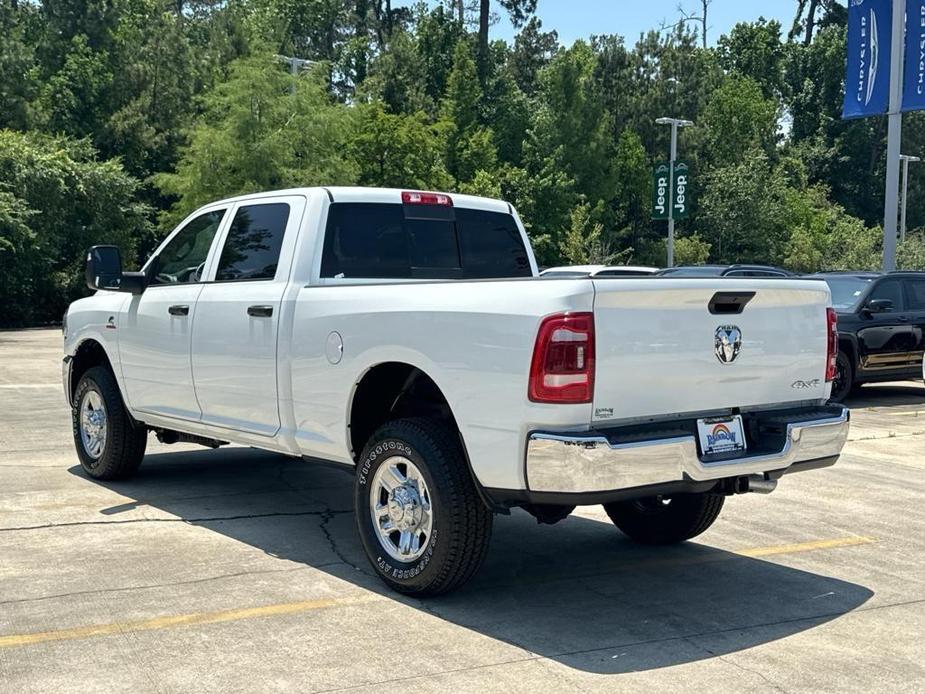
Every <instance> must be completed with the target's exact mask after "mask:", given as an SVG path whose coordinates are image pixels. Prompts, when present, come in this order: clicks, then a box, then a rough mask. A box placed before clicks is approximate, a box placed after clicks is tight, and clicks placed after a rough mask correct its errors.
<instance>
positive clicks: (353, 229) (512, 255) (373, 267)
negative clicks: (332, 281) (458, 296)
mask: <svg viewBox="0 0 925 694" xmlns="http://www.w3.org/2000/svg"><path fill="white" fill-rule="evenodd" d="M451 212H452V214H451V215H450V214H447V211H446V210H445V209H444V210H440V215H437V214H434V216H435V217H436V216H441V217H442V218H439V219H428V218H426V217H427V213H426V211H422V210H421V209H420V208H410V207H409V208H408V213H407V214H406V210H405V208H404V207H403V206H401V205H394V204H388V203H335V204H333V205H331V208H330V211H329V212H328V224H327V231H326V232H325V239H324V253H323V256H322V261H321V276H322V277H348V278H351V277H362V278H409V277H421V278H432V279H462V278H490V277H529V276H530V275H531V271H530V262H529V260H528V257H527V251H526V249H525V248H524V244H523V241H522V240H521V238H520V232H519V230H518V228H517V225H516V224H515V223H514V218H513V217H511V216H510V215H507V214H501V213H497V212H484V211H481V210H467V209H463V208H454V209H453V210H452V211H451ZM448 217H449V218H448Z"/></svg>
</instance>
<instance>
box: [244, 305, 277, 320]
mask: <svg viewBox="0 0 925 694" xmlns="http://www.w3.org/2000/svg"><path fill="white" fill-rule="evenodd" d="M247 315H249V316H254V317H255V318H269V317H270V316H272V315H273V307H272V306H248V307H247Z"/></svg>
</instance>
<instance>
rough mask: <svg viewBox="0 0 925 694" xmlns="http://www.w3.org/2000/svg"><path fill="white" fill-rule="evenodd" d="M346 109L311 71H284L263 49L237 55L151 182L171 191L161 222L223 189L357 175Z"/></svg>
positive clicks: (326, 181)
mask: <svg viewBox="0 0 925 694" xmlns="http://www.w3.org/2000/svg"><path fill="white" fill-rule="evenodd" d="M353 123H354V117H353V114H352V113H351V112H350V111H349V109H347V108H346V107H345V106H341V105H339V104H336V103H332V102H331V101H330V99H329V98H328V95H327V94H326V92H325V84H324V83H323V75H322V74H321V72H320V71H319V73H317V74H312V72H311V71H309V72H303V73H302V75H301V76H299V77H298V78H293V77H291V76H290V75H289V74H288V73H287V72H286V71H285V70H284V69H283V67H282V66H281V65H280V64H279V62H278V61H277V60H276V59H274V58H273V56H271V55H266V54H258V55H255V56H253V57H249V58H242V59H240V60H238V61H236V62H235V64H233V65H232V66H231V69H230V75H229V79H228V81H226V82H223V83H221V84H219V85H218V86H217V87H216V88H215V89H214V90H213V91H212V92H210V93H209V94H208V95H206V97H205V103H204V113H203V117H202V119H201V120H200V121H199V122H198V123H197V124H196V125H195V126H194V127H193V129H192V130H191V132H190V134H189V145H187V146H186V147H184V148H183V150H182V154H181V158H180V162H179V164H178V166H177V170H176V173H162V174H159V175H158V176H157V177H156V181H157V184H158V185H159V186H160V188H161V189H162V190H163V191H164V192H165V193H168V194H171V195H175V196H176V197H177V198H178V201H177V203H176V204H175V205H174V207H173V211H172V213H171V214H169V215H168V216H167V217H166V220H165V221H166V222H167V223H168V224H170V223H172V222H174V221H176V220H177V219H178V218H181V217H183V216H184V215H185V214H187V213H189V212H190V211H191V210H193V209H195V208H196V207H198V206H199V205H202V204H203V203H206V202H208V201H211V200H216V199H218V198H223V197H227V196H230V195H235V194H240V193H246V192H253V191H258V190H272V189H274V188H286V187H290V186H299V185H321V184H323V185H344V184H352V183H354V182H355V181H356V180H357V176H358V170H357V166H356V164H355V163H354V162H353V160H352V159H351V158H350V157H349V155H348V154H347V150H348V148H349V147H348V145H349V142H350V136H351V132H352V130H353Z"/></svg>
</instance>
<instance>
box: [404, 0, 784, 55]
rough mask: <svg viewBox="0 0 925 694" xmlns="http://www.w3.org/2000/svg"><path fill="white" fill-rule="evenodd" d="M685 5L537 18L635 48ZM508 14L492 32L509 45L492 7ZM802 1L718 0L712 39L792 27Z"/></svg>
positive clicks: (545, 0) (575, 3)
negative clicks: (765, 22)
mask: <svg viewBox="0 0 925 694" xmlns="http://www.w3.org/2000/svg"><path fill="white" fill-rule="evenodd" d="M678 2H679V0H538V3H537V12H536V13H537V15H538V16H539V18H540V19H541V20H542V21H543V28H544V29H545V30H546V31H549V30H551V29H555V30H556V31H558V32H559V41H560V42H561V43H563V44H565V45H570V44H571V43H572V42H573V41H575V39H580V38H587V37H588V36H590V35H591V34H620V35H622V36H624V37H625V38H626V39H627V43H629V44H632V43H634V42H635V41H636V39H637V38H638V37H639V34H640V33H641V32H644V31H647V30H649V29H655V28H657V27H658V26H659V25H660V24H661V23H662V20H667V21H669V22H673V21H675V20H676V19H677V17H678V11H677V6H678ZM680 2H681V4H682V5H683V6H684V8H685V9H686V10H687V11H688V12H691V11H699V8H700V2H699V0H680ZM411 4H414V1H413V0H399V1H397V2H394V3H393V5H394V6H400V5H411ZM492 4H493V6H494V9H495V10H497V11H498V14H499V15H502V19H501V21H500V22H499V23H498V24H496V25H495V26H493V27H492V28H491V36H492V38H503V39H507V40H508V41H510V40H512V39H513V38H514V34H515V31H514V28H513V27H512V26H511V24H510V22H509V21H507V18H506V17H504V16H503V10H502V9H501V8H500V7H499V6H498V3H496V2H495V3H492ZM796 6H797V3H796V0H760V1H756V0H713V3H712V4H711V5H710V13H709V15H708V23H709V26H710V29H709V30H708V33H707V36H708V38H709V40H710V43H711V44H714V43H716V39H717V38H718V37H719V36H720V35H721V34H725V33H727V32H728V31H729V29H731V28H732V27H733V26H734V25H735V24H736V23H737V22H742V21H753V20H755V19H757V18H758V17H760V16H764V17H766V18H767V19H777V20H779V21H780V23H781V24H783V26H784V31H785V32H786V31H787V29H789V27H790V23H791V22H792V21H793V15H794V13H795V11H796Z"/></svg>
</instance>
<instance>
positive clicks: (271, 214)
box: [215, 202, 289, 280]
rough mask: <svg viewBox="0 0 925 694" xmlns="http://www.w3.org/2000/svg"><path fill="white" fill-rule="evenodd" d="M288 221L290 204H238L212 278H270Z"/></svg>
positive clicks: (271, 277) (273, 273) (272, 275)
mask: <svg viewBox="0 0 925 694" xmlns="http://www.w3.org/2000/svg"><path fill="white" fill-rule="evenodd" d="M288 221H289V205H287V204H286V203H284V202H278V203H270V204H267V205H247V206H245V207H241V208H239V209H238V211H237V212H236V213H235V215H234V219H233V220H232V222H231V228H230V229H229V230H228V238H226V239H225V247H224V248H222V257H221V259H220V260H219V262H218V272H216V274H215V279H217V280H271V279H273V278H274V277H275V276H276V265H277V264H278V263H279V251H280V248H282V245H283V236H284V235H285V234H286V222H288Z"/></svg>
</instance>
